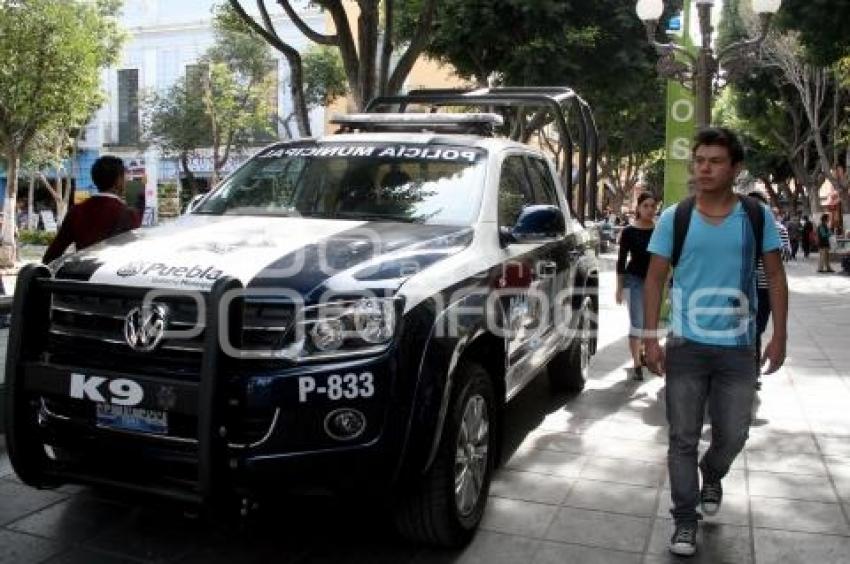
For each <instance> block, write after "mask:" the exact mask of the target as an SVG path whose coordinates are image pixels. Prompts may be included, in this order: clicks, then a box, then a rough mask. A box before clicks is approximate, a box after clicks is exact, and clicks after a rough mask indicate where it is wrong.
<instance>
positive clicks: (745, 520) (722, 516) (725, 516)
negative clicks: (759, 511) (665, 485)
mask: <svg viewBox="0 0 850 564" xmlns="http://www.w3.org/2000/svg"><path fill="white" fill-rule="evenodd" d="M665 493H666V494H667V495H665V496H664V497H662V498H661V502H660V503H659V504H658V513H657V515H658V517H665V518H668V519H669V518H670V509H671V508H672V507H673V501H672V500H671V499H670V496H669V492H665ZM704 519H705V522H706V523H721V524H723V525H738V526H742V527H747V526H749V524H750V498H749V497H747V496H746V495H742V494H730V493H728V492H726V491H724V492H723V505H722V507H721V508H720V511H719V512H718V513H717V515H714V516H713V517H709V516H708V515H704Z"/></svg>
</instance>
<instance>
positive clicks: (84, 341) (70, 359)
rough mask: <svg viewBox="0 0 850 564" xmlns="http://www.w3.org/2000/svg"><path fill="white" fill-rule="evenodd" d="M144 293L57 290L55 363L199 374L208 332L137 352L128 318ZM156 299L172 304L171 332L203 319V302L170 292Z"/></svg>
mask: <svg viewBox="0 0 850 564" xmlns="http://www.w3.org/2000/svg"><path fill="white" fill-rule="evenodd" d="M143 296H144V294H142V293H138V292H137V293H133V294H129V293H128V295H114V294H110V295H97V294H92V293H90V292H89V291H74V290H65V289H62V290H59V289H56V290H54V292H53V296H52V303H51V309H50V327H49V332H48V339H47V348H46V352H47V353H49V354H50V359H51V362H52V363H54V364H68V365H71V366H86V367H89V368H104V369H113V370H115V369H118V370H127V369H129V368H132V370H134V371H141V372H142V373H146V374H158V375H168V376H172V377H175V376H176V377H180V376H185V377H187V378H191V377H194V378H197V377H198V375H199V374H200V366H201V355H202V352H203V343H204V341H203V339H204V335H203V331H201V334H200V335H198V336H196V337H193V338H191V339H164V340H163V341H162V342H161V343H160V344H159V345H158V346H157V348H156V349H155V350H153V351H150V352H138V351H135V350H133V349H132V348H131V347H130V346H129V345H128V344H127V342H126V340H125V338H124V324H125V318H126V317H127V314H128V313H129V312H130V311H131V310H132V309H133V308H135V307H138V306H141V305H142V300H143ZM154 303H156V304H160V305H164V306H165V307H166V308H167V310H168V324H167V329H169V330H172V331H175V330H187V329H190V328H192V327H194V326H195V325H196V323H197V321H198V320H197V318H198V312H197V304H196V303H195V301H194V300H193V299H191V298H183V297H177V296H166V297H162V298H158V299H157V300H155V302H154Z"/></svg>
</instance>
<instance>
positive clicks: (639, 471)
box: [579, 456, 665, 487]
mask: <svg viewBox="0 0 850 564" xmlns="http://www.w3.org/2000/svg"><path fill="white" fill-rule="evenodd" d="M664 468H665V467H664V466H662V465H661V464H653V463H651V462H641V461H639V460H626V459H622V458H605V457H598V456H593V457H591V458H590V459H589V460H588V461H587V463H586V464H585V465H584V468H582V469H581V474H579V477H581V478H582V479H585V480H602V481H606V482H617V483H619V484H631V485H634V486H649V487H658V486H659V485H660V484H661V482H662V480H663V478H664Z"/></svg>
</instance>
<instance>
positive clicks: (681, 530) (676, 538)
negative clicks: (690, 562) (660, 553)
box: [670, 523, 697, 556]
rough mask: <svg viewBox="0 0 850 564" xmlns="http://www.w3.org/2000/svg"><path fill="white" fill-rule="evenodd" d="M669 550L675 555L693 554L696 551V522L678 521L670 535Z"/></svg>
mask: <svg viewBox="0 0 850 564" xmlns="http://www.w3.org/2000/svg"><path fill="white" fill-rule="evenodd" d="M670 552H672V553H673V554H675V555H676V556H693V555H694V554H696V552H697V524H696V523H678V524H677V525H676V532H675V533H673V536H672V537H670Z"/></svg>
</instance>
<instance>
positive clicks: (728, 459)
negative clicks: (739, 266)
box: [666, 336, 756, 523]
mask: <svg viewBox="0 0 850 564" xmlns="http://www.w3.org/2000/svg"><path fill="white" fill-rule="evenodd" d="M666 364H667V382H666V399H667V422H668V423H669V425H670V446H669V449H668V451H667V466H668V469H669V472H670V490H671V494H672V497H673V509H672V510H671V511H670V513H672V514H673V518H674V519H675V520H676V522H677V523H688V522H696V521H697V519H698V514H697V511H696V508H697V504H698V503H699V490H700V488H699V475H698V473H697V469H698V468H699V470H701V471H702V477H703V482H719V481H720V480H721V479H722V478H723V477H725V476H726V474H727V472H729V467H730V466H731V465H732V462H733V461H734V460H735V457H736V456H738V453H740V452H741V450H742V449H743V448H744V443H746V441H747V437H748V436H749V429H750V410H751V408H752V405H753V395H754V394H755V386H754V384H755V377H756V362H755V350H754V348H753V347H718V346H712V345H703V344H700V343H695V342H693V341H687V340H685V339H682V338H681V337H674V336H671V337H670V338H669V339H668V341H667V363H666ZM706 402H708V412H709V416H710V418H711V445H710V446H709V448H708V450H707V451H706V453H705V455H704V456H703V457H702V460H701V461H699V463H697V459H698V451H699V439H700V435H701V434H702V424H703V414H704V413H705V404H706Z"/></svg>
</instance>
